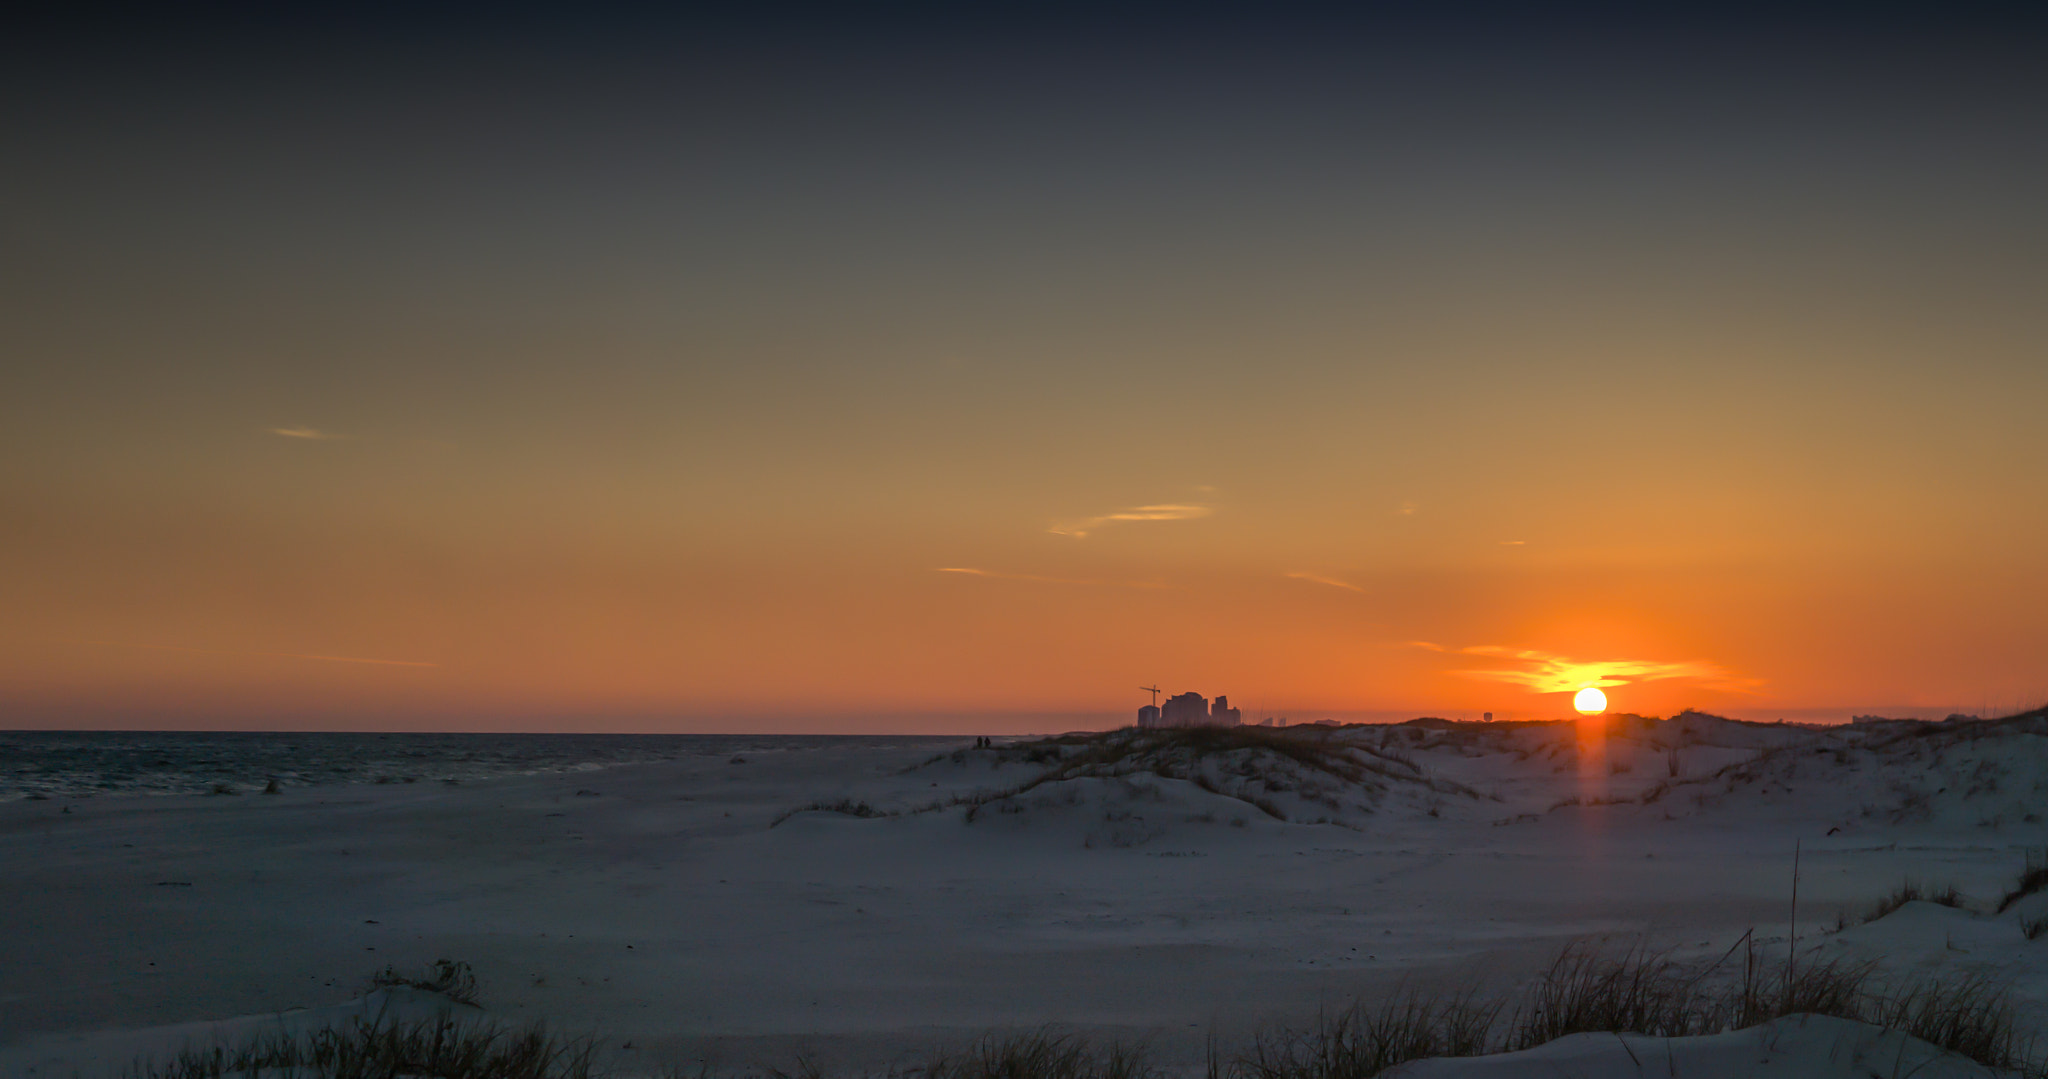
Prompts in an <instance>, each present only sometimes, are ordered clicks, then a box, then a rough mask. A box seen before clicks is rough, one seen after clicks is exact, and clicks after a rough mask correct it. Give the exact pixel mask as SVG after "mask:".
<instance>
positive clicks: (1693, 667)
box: [1409, 641, 1763, 693]
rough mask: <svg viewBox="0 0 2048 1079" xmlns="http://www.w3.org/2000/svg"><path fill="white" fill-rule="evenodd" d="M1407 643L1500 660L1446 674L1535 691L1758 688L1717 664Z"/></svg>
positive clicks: (1752, 680)
mask: <svg viewBox="0 0 2048 1079" xmlns="http://www.w3.org/2000/svg"><path fill="white" fill-rule="evenodd" d="M1409 644H1410V645H1411V646H1413V647H1416V648H1423V649H1427V650H1429V651H1432V652H1445V653H1449V654H1453V655H1462V656H1477V657H1481V658H1484V659H1490V660H1497V661H1501V662H1503V663H1505V664H1507V665H1506V666H1498V667H1479V668H1467V669H1461V670H1457V671H1453V672H1452V673H1453V674H1457V675H1459V676H1461V677H1465V678H1478V679H1482V680H1485V681H1489V682H1505V683H1507V684H1508V685H1513V686H1521V687H1523V688H1525V689H1529V690H1533V691H1535V692H1537V693H1572V692H1576V691H1578V690H1580V689H1583V688H1585V687H1586V686H1600V687H1602V688H1607V687H1611V686H1625V685H1628V684H1630V683H1632V682H1663V681H1673V680H1682V681H1688V682H1692V683H1695V684H1696V685H1698V686H1700V687H1701V688H1703V689H1718V690H1726V691H1729V692H1736V693H1747V692H1751V691H1753V690H1754V689H1755V688H1756V687H1757V686H1760V685H1762V684H1763V680H1762V679H1758V678H1750V677H1748V676H1746V675H1743V674H1741V673H1739V672H1737V671H1732V670H1729V669H1728V668H1726V667H1723V666H1721V665H1720V664H1718V663H1710V662H1707V661H1706V660H1698V659H1694V660H1682V661H1679V662H1668V661H1663V660H1649V659H1597V660H1580V659H1572V658H1570V657H1568V656H1560V655H1557V654H1555V653H1551V652H1541V651H1537V650H1536V649H1533V648H1509V647H1506V646H1504V645H1497V644H1480V645H1472V646H1470V647H1468V648H1459V649H1455V650H1453V649H1448V648H1445V647H1444V646H1443V645H1440V644H1433V643H1431V642H1429V641H1410V642H1409Z"/></svg>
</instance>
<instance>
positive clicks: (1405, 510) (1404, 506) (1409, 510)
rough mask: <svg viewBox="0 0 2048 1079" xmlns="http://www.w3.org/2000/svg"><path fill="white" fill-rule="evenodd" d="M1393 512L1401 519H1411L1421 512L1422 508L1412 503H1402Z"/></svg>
mask: <svg viewBox="0 0 2048 1079" xmlns="http://www.w3.org/2000/svg"><path fill="white" fill-rule="evenodd" d="M1394 512H1395V513H1397V514H1399V515H1401V516H1403V517H1413V516H1415V515H1416V514H1418V513H1421V512H1422V507H1421V506H1419V505H1416V504H1415V503H1413V502H1403V503H1401V505H1400V507H1399V508H1397V509H1395V510H1394Z"/></svg>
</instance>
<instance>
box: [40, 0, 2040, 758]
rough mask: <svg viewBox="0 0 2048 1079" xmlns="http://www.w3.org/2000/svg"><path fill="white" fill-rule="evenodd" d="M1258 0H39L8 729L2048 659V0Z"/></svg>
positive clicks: (950, 728) (2019, 697)
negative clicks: (689, 3)
mask: <svg viewBox="0 0 2048 1079" xmlns="http://www.w3.org/2000/svg"><path fill="white" fill-rule="evenodd" d="M1105 12H1107V13H1105ZM1258 12H1259V13H1257V14H1253V13H1251V12H1250V11H1249V10H1243V11H1231V10H1228V9H1223V8H1205V7H1188V8H1183V9H1180V10H1179V11H1172V10H1167V9H1161V10H1157V11H1151V12H1148V13H1145V14H1142V15H1139V14H1124V13H1121V12H1114V11H1108V10H1107V9H1102V10H1098V11H1095V12H1094V13H1079V12H1066V11H1058V10H1056V9H1044V10H1039V11H1037V12H1029V11H1025V10H1022V9H1018V10H1011V9H1000V8H984V9H981V10H978V11H975V12H973V13H961V12H955V13H953V14H938V13H932V12H913V11H908V10H899V11H894V12H891V13H886V14H881V15H873V14H871V15H868V16H866V17H860V16H857V15H856V14H854V13H850V12H839V13H836V14H834V13H830V12H818V11H809V10H805V9H802V8H798V7H769V6H764V7H759V8H750V9H749V10H748V11H747V12H742V13H739V14H733V15H728V16H726V17H723V18H722V19H716V20H714V19H705V18H702V17H698V16H695V15H685V14H675V15H671V16H669V17H667V18H659V17H653V16H647V15H645V14H639V13H634V14H625V13H618V12H606V11H604V10H602V9H601V8H595V7H590V8H580V9H578V10H577V11H576V12H573V13H560V14H555V15H536V14H532V13H526V12H514V13H509V14H508V13H502V12H501V13H492V14H475V13H473V14H471V15H469V16H465V17H455V16H452V15H451V16H448V17H442V18H422V17H418V16H412V15H405V14H401V13H396V12H387V11H385V10H383V9H381V8H376V7H366V8H363V9H360V10H358V11H356V12H354V13H352V14H349V15H346V16H336V17H333V18H324V17H320V16H316V15H306V14H304V13H299V14H293V15H289V16H287V15H276V16H272V17H269V18H268V19H267V20H266V21H243V22H237V23H214V24H198V23H183V22H178V21H175V19H173V18H170V17H166V18H165V19H164V20H163V21H160V22H155V23H119V24H116V23H111V22H107V21H100V22H93V23H84V22H80V23H76V24H67V23H61V22H48V23H43V24H36V25H34V26H32V27H27V28H24V31H23V32H22V33H19V34H10V35H9V41H8V43H7V44H6V45H4V46H0V49H4V51H5V53H6V55H5V56H4V57H0V60H4V63H0V69H4V71H0V122H4V126H5V130H6V131H7V133H8V134H7V137H6V138H5V139H4V140H0V355H4V356H5V358H6V359H5V362H4V364H0V726H4V727H14V728H68V727H113V728H143V727H148V728H194V729H197V728H240V729H385V730H411V729H418V730H429V729H431V730H592V731H598V730H617V731H762V732H769V731H790V732H801V731H834V732H857V733H895V732H905V733H909V732H927V731H947V732H989V733H1000V732H1014V731H1042V730H1060V729H1072V728H1079V727H1088V726H1103V725H1108V724H1114V723H1119V722H1127V721H1128V719H1129V717H1131V716H1132V715H1134V711H1135V709H1136V708H1137V707H1138V706H1139V705H1141V704H1145V703H1147V702H1148V701H1149V699H1150V694H1148V693H1145V692H1141V691H1140V690H1139V689H1138V687H1140V686H1159V687H1162V688H1163V689H1165V690H1166V691H1168V692H1181V691H1186V690H1194V691H1197V692H1201V693H1203V694H1205V695H1209V696H1213V695H1215V694H1218V693H1224V694H1228V695H1229V696H1230V698H1231V701H1232V702H1233V703H1234V704H1237V705H1239V706H1240V707H1243V708H1245V709H1246V710H1247V714H1248V715H1249V716H1251V717H1253V718H1258V717H1263V716H1265V715H1285V716H1289V717H1292V718H1296V719H1301V718H1311V717H1318V716H1346V717H1383V718H1405V717H1408V716H1414V715H1440V716H1449V717H1453V718H1477V717H1478V716H1479V715H1480V714H1482V713H1484V712H1491V713H1494V714H1495V715H1496V716H1497V717H1499V718H1539V717H1549V716H1557V715H1564V714H1569V710H1570V698H1571V693H1572V691H1575V690H1577V689H1578V688H1580V687H1581V686H1583V685H1587V684H1598V685H1601V686H1603V687H1605V689H1606V692H1607V694H1608V697H1609V700H1610V702H1611V705H1612V707H1614V708H1615V709H1617V710H1621V711H1629V712H1637V713H1642V714H1656V715H1666V714H1671V713H1673V712H1676V711H1678V710H1679V709H1682V708H1687V707H1696V708H1702V709H1705V710H1709V711H1714V712H1717V713H1720V714H1725V715H1733V716H1740V717H1746V718H1756V719H1766V720H1768V719H1775V718H1791V719H1800V720H1817V721H1839V720H1842V719H1846V718H1848V717H1849V716H1850V715H1853V714H1861V713H1870V712H1874V713H1880V714H1887V715H1907V714H1912V715H1933V716H1939V715H1945V714H1947V713H1948V712H1951V711H1966V712H1979V713H1985V714H1989V713H1992V712H1998V711H2005V710H2017V709H2019V708H2023V707H2030V706H2033V705H2038V704H2040V703H2043V702H2044V701H2048V671H2044V669H2043V667H2042V665H2041V662H2040V657H2041V656H2043V655H2048V602H2044V601H2048V559H2044V558H2043V557H2042V555H2041V551H2042V550H2043V549H2044V548H2043V543H2044V540H2043V537H2044V536H2048V442H2044V441H2043V435H2042V430H2043V429H2042V421H2041V409H2042V403H2043V402H2044V401H2048V355H2044V345H2048V303H2044V302H2043V296H2044V294H2048V200H2044V199H2043V198H2042V197H2041V192H2043V191H2048V139H2043V138H2042V137H2041V132H2043V131H2044V130H2048V67H2044V66H2043V65H2041V64H2040V63H2039V57H2040V55H2041V53H2042V49H2043V47H2044V45H2048V35H2044V34H2043V33H2042V31H2043V23H2042V22H2041V20H2040V18H2039V17H2038V16H2033V17H2020V16H2013V15H2011V14H2010V13H2007V14H2004V15H2000V14H1998V13H1996V12H1991V13H1986V12H1978V11H1972V10H1969V9H1965V8H1944V9H1940V10H1939V11H1936V10H1935V9H1932V8H1929V9H1926V10H1914V9H1907V8H1889V7H1872V8H1866V9H1864V10H1863V11H1862V12H1861V13H1860V14H1856V15H1854V16H1853V17H1852V16H1844V15H1836V16H1828V17H1821V16H1813V17H1796V18H1795V17H1788V16H1783V15H1772V14H1766V13H1762V12H1747V11H1744V10H1742V9H1740V8H1739V7H1729V8H1721V9H1717V11H1716V12H1715V13H1713V14H1703V15H1698V16H1686V15H1682V14H1670V13H1666V14H1663V15H1659V16H1657V17H1655V18H1649V17H1645V16H1643V15H1640V14H1636V15H1631V16H1627V17H1623V16H1621V15H1619V14H1617V13H1613V12H1610V13H1607V14H1606V15H1604V16H1596V15H1588V14H1580V13H1573V14H1569V15H1567V13H1566V9H1564V8H1561V7H1559V8H1549V9H1539V8H1535V7H1531V6H1521V7H1504V8H1501V9H1490V8H1486V7H1484V6H1457V5H1428V6H1417V7H1415V8H1405V7H1391V8H1384V9H1377V12H1376V13H1366V14H1353V15H1350V16H1345V17H1335V16H1329V15H1324V14H1311V13H1307V12H1305V11H1291V12H1290V11H1288V10H1286V9H1284V8H1275V7H1267V8H1262V9H1258Z"/></svg>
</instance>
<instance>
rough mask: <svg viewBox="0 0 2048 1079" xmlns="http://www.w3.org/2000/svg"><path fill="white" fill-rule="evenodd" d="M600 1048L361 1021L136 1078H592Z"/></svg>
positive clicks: (444, 1025) (186, 1055)
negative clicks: (596, 1052) (592, 1061)
mask: <svg viewBox="0 0 2048 1079" xmlns="http://www.w3.org/2000/svg"><path fill="white" fill-rule="evenodd" d="M595 1051H596V1043H595V1041H594V1040H592V1039H589V1038H566V1039H565V1038H561V1037H557V1036H555V1035H551V1034H549V1033H548V1032H547V1031H546V1030H544V1029H543V1028H541V1027H538V1026H536V1027H530V1028H527V1029H524V1030H517V1031H514V1030H508V1029H506V1028H504V1027H501V1026H498V1025H496V1024H492V1023H477V1022H472V1023H465V1022H460V1021H458V1020H454V1019H447V1018H441V1019H424V1020H418V1021H414V1022H387V1021H384V1020H383V1019H381V1018H380V1019H359V1020H356V1021H355V1022H353V1023H349V1024H347V1025H345V1026H341V1027H330V1028H328V1029H326V1030H319V1031H314V1032H313V1033H311V1034H307V1035H304V1036H301V1037H291V1036H285V1035H279V1036H276V1037H271V1038H264V1039H260V1040H258V1041H254V1042H251V1043H249V1044H247V1045H243V1046H241V1047H239V1048H235V1049H228V1048H224V1047H216V1048H213V1049H211V1050H198V1049H188V1050H186V1051H184V1052H182V1053H180V1054H178V1055H177V1056H176V1057H173V1058H172V1059H171V1060H170V1061H169V1062H168V1063H165V1064H160V1065H159V1064H156V1063H154V1062H146V1063H143V1064H141V1065H139V1066H137V1067H135V1068H132V1069H130V1074H131V1075H132V1076H134V1077H135V1079H239V1077H247V1079H259V1077H260V1079H396V1077H398V1076H417V1077H421V1079H589V1076H590V1075H591V1058H592V1055H593V1054H594V1053H595Z"/></svg>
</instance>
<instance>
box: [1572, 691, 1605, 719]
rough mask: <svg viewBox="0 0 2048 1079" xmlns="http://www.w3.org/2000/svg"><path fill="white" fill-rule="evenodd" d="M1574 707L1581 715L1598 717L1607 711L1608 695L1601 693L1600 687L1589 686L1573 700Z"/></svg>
mask: <svg viewBox="0 0 2048 1079" xmlns="http://www.w3.org/2000/svg"><path fill="white" fill-rule="evenodd" d="M1572 707H1573V708H1576V709H1578V710H1579V713H1580V714H1581V715H1588V716H1597V715H1599V714H1600V713H1602V712H1605V711H1607V694H1605V693H1602V692H1600V687H1598V686H1587V687H1586V688H1584V689H1582V690H1580V691H1579V692H1578V695H1577V696H1575V697H1573V698H1572Z"/></svg>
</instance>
